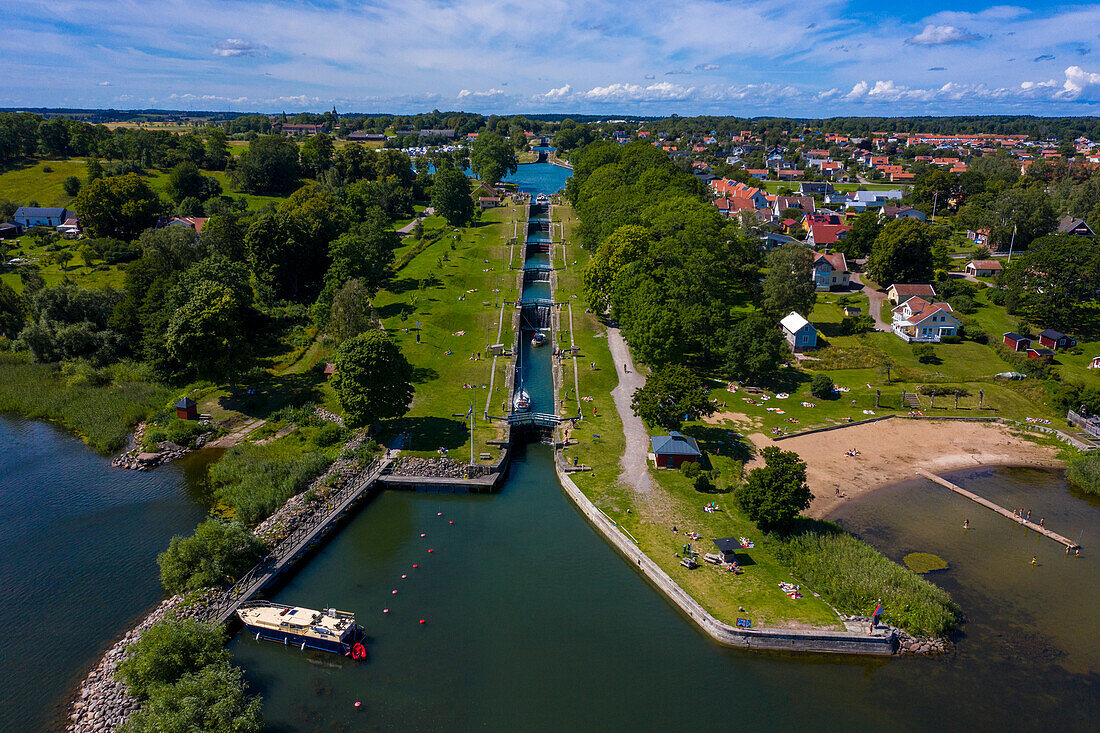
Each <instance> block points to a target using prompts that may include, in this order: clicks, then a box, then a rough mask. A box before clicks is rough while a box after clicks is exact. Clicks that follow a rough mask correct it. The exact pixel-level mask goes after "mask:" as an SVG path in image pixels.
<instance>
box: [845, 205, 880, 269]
mask: <svg viewBox="0 0 1100 733" xmlns="http://www.w3.org/2000/svg"><path fill="white" fill-rule="evenodd" d="M881 231H882V224H881V223H880V221H879V214H878V212H877V211H865V212H863V213H862V214H860V215H859V216H857V217H856V219H855V221H854V222H852V228H851V229H849V230H848V236H846V237H844V238H843V239H840V240H838V241H837V243H836V247H835V249H836V251H837V252H843V253H844V255H845V256H846V257H849V258H853V259H855V258H861V257H866V256H867V255H868V254H869V253H870V252H871V248H872V247H873V246H874V244H875V240H876V239H877V238H878V235H879V232H881Z"/></svg>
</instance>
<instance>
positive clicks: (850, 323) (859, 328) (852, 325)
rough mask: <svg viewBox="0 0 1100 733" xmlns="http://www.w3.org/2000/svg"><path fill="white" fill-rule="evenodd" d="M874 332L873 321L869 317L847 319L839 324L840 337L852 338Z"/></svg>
mask: <svg viewBox="0 0 1100 733" xmlns="http://www.w3.org/2000/svg"><path fill="white" fill-rule="evenodd" d="M874 330H875V320H874V319H873V318H871V316H854V317H848V318H844V319H843V320H842V321H841V322H840V335H841V336H854V335H856V334H858V333H867V332H869V331H874Z"/></svg>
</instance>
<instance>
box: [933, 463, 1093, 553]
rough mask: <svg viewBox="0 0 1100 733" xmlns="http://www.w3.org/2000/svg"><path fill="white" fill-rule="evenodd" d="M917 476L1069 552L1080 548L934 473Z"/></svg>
mask: <svg viewBox="0 0 1100 733" xmlns="http://www.w3.org/2000/svg"><path fill="white" fill-rule="evenodd" d="M917 474H918V475H920V476H924V477H925V478H926V479H928V480H929V481H932V482H934V483H937V484H939V485H940V486H942V487H944V488H945V489H951V490H952V491H954V492H955V493H956V494H958V495H960V496H965V497H966V498H967V499H970V500H971V501H973V502H975V503H976V504H981V505H982V506H984V507H985V508H986V509H992V510H993V511H995V512H997V513H998V514H1001V515H1003V516H1005V517H1008V518H1009V519H1011V520H1012V521H1013V522H1016V523H1017V524H1022V525H1024V526H1025V527H1027V528H1028V529H1030V530H1033V531H1035V532H1038V533H1039V534H1041V535H1044V536H1046V537H1049V538H1050V539H1052V540H1054V541H1055V542H1060V543H1061V544H1063V545H1065V546H1066V547H1068V548H1070V549H1071V550H1074V549H1077V548H1078V547H1080V545H1078V543H1076V542H1074V541H1073V540H1070V539H1066V538H1065V537H1063V536H1062V535H1060V534H1058V533H1057V532H1052V531H1051V530H1049V529H1047V528H1046V527H1040V526H1039V525H1038V524H1036V523H1035V522H1032V521H1029V520H1027V519H1024V518H1023V517H1018V516H1016V515H1015V514H1013V513H1012V512H1010V511H1009V510H1007V509H1005V508H1004V507H1002V506H998V505H997V504H994V503H993V502H991V501H990V500H989V499H983V498H982V497H980V496H978V495H977V494H975V493H974V492H972V491H967V490H966V489H964V488H962V487H961V486H956V485H955V484H953V483H951V482H950V481H948V480H947V479H945V478H942V477H940V476H937V475H936V474H934V473H928V472H927V471H920V470H918V471H917Z"/></svg>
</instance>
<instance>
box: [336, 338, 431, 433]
mask: <svg viewBox="0 0 1100 733" xmlns="http://www.w3.org/2000/svg"><path fill="white" fill-rule="evenodd" d="M412 373H413V372H412V365H410V364H409V362H408V360H407V359H406V358H405V356H404V354H402V353H401V350H400V349H399V348H398V347H397V344H395V343H394V342H393V341H392V340H391V339H390V338H389V336H387V335H386V334H385V333H383V332H382V331H374V330H372V331H367V332H365V333H361V334H359V335H358V336H355V337H353V338H350V339H348V340H347V341H345V342H344V343H343V344H341V345H340V348H339V350H338V351H337V352H336V374H335V375H334V376H333V379H332V385H333V388H334V389H335V390H336V396H337V397H338V398H339V400H340V405H341V407H343V409H344V414H345V416H346V417H347V419H348V421H349V422H350V423H352V424H355V425H371V424H373V423H375V422H377V421H378V420H384V419H387V418H395V417H401V416H402V415H404V414H405V413H406V412H407V411H408V409H409V406H410V403H411V402H412V398H413V386H412Z"/></svg>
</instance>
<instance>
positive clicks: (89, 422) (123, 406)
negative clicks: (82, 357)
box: [0, 353, 173, 453]
mask: <svg viewBox="0 0 1100 733" xmlns="http://www.w3.org/2000/svg"><path fill="white" fill-rule="evenodd" d="M107 380H109V381H107ZM172 396H173V393H172V392H171V391H170V390H169V389H168V388H166V387H164V386H162V385H159V384H156V383H154V382H152V381H150V380H149V379H148V376H147V375H146V374H145V373H144V371H143V370H142V368H141V367H138V366H135V365H132V364H116V365H114V366H112V367H110V368H108V369H106V370H102V371H101V372H99V373H98V374H97V375H96V376H92V377H91V378H90V379H89V377H88V373H87V372H81V371H72V370H65V369H63V368H62V366H61V365H58V364H33V363H31V362H30V361H29V360H28V358H27V357H26V356H25V355H23V354H7V353H0V411H4V412H17V413H20V414H22V415H25V416H27V417H31V418H36V419H48V420H56V421H57V422H59V423H61V424H62V425H64V426H65V427H66V428H68V429H69V430H72V431H73V432H74V433H76V434H77V435H79V436H80V437H81V438H82V439H83V440H84V441H85V442H86V443H88V445H90V446H91V447H92V448H94V449H95V450H97V451H99V452H101V453H108V452H111V451H115V450H118V449H119V448H121V447H122V446H123V445H125V444H126V441H127V439H128V438H129V435H130V429H131V428H132V427H133V424H134V423H135V422H137V421H139V420H141V419H143V418H144V417H145V416H146V415H148V414H149V413H150V412H152V411H153V410H156V409H161V408H163V407H165V406H166V405H167V404H168V403H169V402H170V401H171V399H172Z"/></svg>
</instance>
